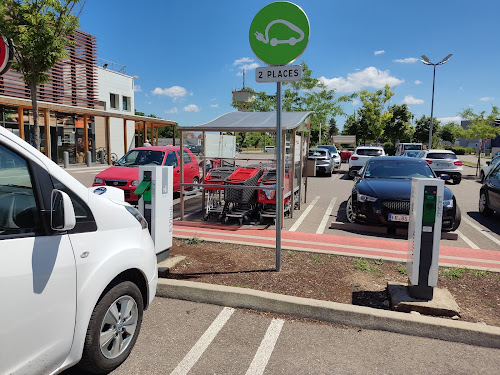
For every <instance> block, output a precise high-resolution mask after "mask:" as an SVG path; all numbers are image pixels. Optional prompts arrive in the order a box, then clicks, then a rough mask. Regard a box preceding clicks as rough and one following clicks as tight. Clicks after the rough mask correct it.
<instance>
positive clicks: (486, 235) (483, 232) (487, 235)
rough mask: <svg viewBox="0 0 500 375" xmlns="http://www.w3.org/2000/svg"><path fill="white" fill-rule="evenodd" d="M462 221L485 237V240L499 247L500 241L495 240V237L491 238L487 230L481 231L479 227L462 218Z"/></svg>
mask: <svg viewBox="0 0 500 375" xmlns="http://www.w3.org/2000/svg"><path fill="white" fill-rule="evenodd" d="M462 220H463V221H465V222H466V223H467V224H469V225H470V226H471V227H472V228H474V229H475V230H477V231H478V232H479V233H481V234H482V235H483V236H485V237H486V238H489V239H490V240H492V241H493V242H494V243H496V244H497V245H499V246H500V240H497V239H496V238H495V237H493V236H492V235H491V234H489V233H488V230H487V229H483V228H481V227H478V226H477V225H476V224H474V223H473V222H472V221H470V220H469V219H466V218H464V217H462Z"/></svg>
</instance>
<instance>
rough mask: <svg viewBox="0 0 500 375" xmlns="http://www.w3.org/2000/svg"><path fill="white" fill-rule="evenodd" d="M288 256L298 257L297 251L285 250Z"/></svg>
mask: <svg viewBox="0 0 500 375" xmlns="http://www.w3.org/2000/svg"><path fill="white" fill-rule="evenodd" d="M286 253H287V254H288V255H289V256H290V258H294V259H295V258H298V257H299V252H298V251H295V250H287V252H286Z"/></svg>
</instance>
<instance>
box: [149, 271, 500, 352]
mask: <svg viewBox="0 0 500 375" xmlns="http://www.w3.org/2000/svg"><path fill="white" fill-rule="evenodd" d="M156 295H157V296H158V297H165V298H174V299H181V300H187V301H193V302H201V303H209V304H213V305H220V306H227V307H234V308H245V309H253V310H258V311H266V312H273V313H278V314H288V315H294V316H299V317H303V318H311V319H317V320H323V321H328V322H333V323H338V324H344V325H349V326H355V327H360V328H366V329H373V330H381V331H389V332H396V333H402V334H406V335H412V336H421V337H429V338H434V339H439V340H445V341H453V342H460V343H464V344H469V345H476V346H484V347H489V348H500V327H495V326H489V325H486V324H482V323H468V322H459V321H455V320H448V319H443V318H436V317H429V316H422V315H414V314H408V313H401V312H396V311H387V310H379V309H374V308H370V307H364V306H356V305H348V304H342V303H336V302H329V301H321V300H314V299H308V298H301V297H291V296H285V295H282V294H275V293H268V292H261V291H258V290H254V289H244V288H236V287H229V286H222V285H214V284H205V283H199V282H193V281H182V280H172V279H159V280H158V286H157V289H156Z"/></svg>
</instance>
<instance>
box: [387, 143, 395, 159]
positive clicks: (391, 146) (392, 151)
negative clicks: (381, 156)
mask: <svg viewBox="0 0 500 375" xmlns="http://www.w3.org/2000/svg"><path fill="white" fill-rule="evenodd" d="M384 151H385V153H386V154H387V155H390V156H394V155H395V154H396V146H394V144H393V143H391V142H385V143H384Z"/></svg>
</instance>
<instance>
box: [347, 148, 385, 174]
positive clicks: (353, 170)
mask: <svg viewBox="0 0 500 375" xmlns="http://www.w3.org/2000/svg"><path fill="white" fill-rule="evenodd" d="M374 156H385V151H384V148H383V147H379V146H359V147H357V148H356V149H355V150H354V152H353V153H352V155H351V157H350V158H349V174H348V176H349V178H353V177H354V176H356V174H357V173H358V171H359V170H360V169H361V168H363V166H364V165H365V164H366V162H367V161H368V159H370V158H373V157H374Z"/></svg>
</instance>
